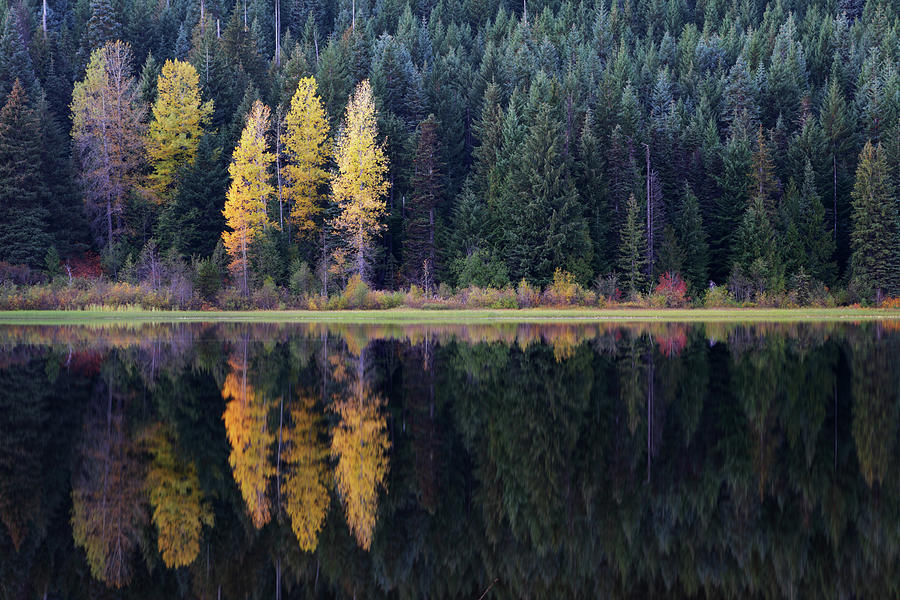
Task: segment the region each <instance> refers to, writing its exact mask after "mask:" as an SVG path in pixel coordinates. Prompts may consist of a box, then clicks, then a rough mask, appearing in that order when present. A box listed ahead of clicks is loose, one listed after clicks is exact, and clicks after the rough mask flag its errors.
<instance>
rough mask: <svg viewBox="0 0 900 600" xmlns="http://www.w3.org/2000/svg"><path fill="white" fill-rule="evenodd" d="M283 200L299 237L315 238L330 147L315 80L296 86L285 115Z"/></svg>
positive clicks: (326, 176)
mask: <svg viewBox="0 0 900 600" xmlns="http://www.w3.org/2000/svg"><path fill="white" fill-rule="evenodd" d="M282 151H283V153H284V161H285V163H284V166H283V167H282V177H283V179H284V197H285V200H286V201H287V203H288V206H290V218H291V221H292V223H293V224H294V226H295V227H296V228H297V235H298V237H300V238H305V237H311V236H313V235H314V233H315V231H316V228H317V226H318V215H319V214H320V213H321V211H322V206H321V195H322V188H323V186H324V185H325V184H326V183H327V181H328V173H327V172H326V170H325V168H326V166H327V162H328V159H329V156H330V152H331V148H330V147H329V144H328V121H327V119H326V117H325V109H324V107H323V106H322V101H321V100H320V99H319V97H318V95H317V94H316V80H315V79H314V78H312V77H304V78H303V79H301V80H300V82H299V83H298V85H297V88H296V91H295V92H294V95H293V98H291V109H290V111H288V114H287V115H286V116H285V124H284V137H283V148H282Z"/></svg>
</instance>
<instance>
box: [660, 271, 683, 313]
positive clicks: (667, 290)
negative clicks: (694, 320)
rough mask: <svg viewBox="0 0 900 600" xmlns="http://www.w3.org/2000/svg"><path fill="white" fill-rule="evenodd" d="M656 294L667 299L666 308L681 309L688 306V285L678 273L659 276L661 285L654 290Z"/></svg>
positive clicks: (668, 272)
mask: <svg viewBox="0 0 900 600" xmlns="http://www.w3.org/2000/svg"><path fill="white" fill-rule="evenodd" d="M653 291H654V293H655V294H657V295H659V296H663V297H665V299H666V306H668V307H676V308H677V307H680V306H684V305H685V304H687V301H688V297H687V283H685V281H684V279H682V278H681V275H679V274H678V273H673V272H671V271H666V272H665V273H663V274H662V275H660V276H659V283H658V284H657V285H656V288H655V289H654V290H653Z"/></svg>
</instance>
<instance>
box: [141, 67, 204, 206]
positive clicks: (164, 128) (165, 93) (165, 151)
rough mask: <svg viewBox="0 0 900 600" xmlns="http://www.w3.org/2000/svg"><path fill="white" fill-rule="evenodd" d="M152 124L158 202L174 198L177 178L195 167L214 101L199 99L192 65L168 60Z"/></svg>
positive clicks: (151, 146) (152, 185)
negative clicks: (183, 169)
mask: <svg viewBox="0 0 900 600" xmlns="http://www.w3.org/2000/svg"><path fill="white" fill-rule="evenodd" d="M156 89H157V96H156V102H155V103H154V104H153V120H152V121H150V127H149V129H148V132H147V142H146V144H147V156H148V157H149V159H150V164H151V166H152V167H153V172H152V173H151V174H150V188H151V189H152V190H153V191H154V193H155V196H156V199H157V200H158V201H159V202H166V201H168V200H170V199H171V198H172V196H173V195H174V189H173V187H174V182H175V174H176V173H177V171H178V169H179V168H180V167H182V166H184V165H192V164H193V163H194V158H196V156H197V146H198V145H199V143H200V136H201V135H202V134H203V127H204V126H205V125H206V124H207V123H208V122H209V117H210V115H211V114H212V109H213V106H212V101H209V102H202V101H201V99H200V77H199V75H197V70H196V69H195V68H194V65H192V64H191V63H189V62H184V61H180V60H178V59H175V60H174V61H173V60H167V61H166V62H165V64H164V65H163V67H162V71H161V72H160V74H159V79H158V80H157V84H156Z"/></svg>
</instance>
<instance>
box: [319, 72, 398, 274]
mask: <svg viewBox="0 0 900 600" xmlns="http://www.w3.org/2000/svg"><path fill="white" fill-rule="evenodd" d="M377 135H378V127H377V124H376V121H375V103H374V101H373V99H372V87H371V85H369V81H368V80H364V81H362V82H361V83H360V84H359V85H358V86H357V87H356V91H355V92H354V94H353V96H352V97H351V98H350V103H349V104H348V105H347V113H346V115H345V117H344V123H343V127H342V130H341V134H340V137H339V138H338V142H337V148H336V150H335V159H336V162H337V166H338V173H337V174H336V175H335V177H334V179H333V180H332V191H333V193H334V198H335V200H336V201H337V202H338V203H339V205H340V208H341V214H340V215H339V216H338V218H337V220H336V223H335V225H336V226H337V228H338V229H339V230H342V231H344V232H345V234H346V235H347V241H348V242H349V244H350V246H351V247H352V248H353V250H354V251H355V252H356V254H357V270H358V271H359V270H361V269H362V260H363V255H364V254H365V252H366V250H367V249H368V245H369V242H370V240H371V239H372V236H373V235H374V234H375V233H377V232H378V231H379V230H381V228H382V227H383V226H384V224H383V223H382V222H381V219H382V217H383V216H384V214H385V212H386V203H385V200H384V195H385V194H386V193H387V190H388V182H387V180H386V179H385V175H386V173H387V170H388V160H387V156H386V155H385V153H384V149H383V148H382V147H381V146H380V145H379V144H378V141H377V139H376V136H377Z"/></svg>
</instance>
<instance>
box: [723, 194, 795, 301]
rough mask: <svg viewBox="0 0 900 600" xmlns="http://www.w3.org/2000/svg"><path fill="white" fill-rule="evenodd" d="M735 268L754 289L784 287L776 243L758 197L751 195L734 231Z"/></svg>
mask: <svg viewBox="0 0 900 600" xmlns="http://www.w3.org/2000/svg"><path fill="white" fill-rule="evenodd" d="M735 267H739V268H740V269H741V271H742V272H743V273H744V274H745V275H748V276H749V277H750V279H751V280H752V281H753V282H754V284H755V285H756V289H757V290H758V291H764V290H768V291H779V290H781V289H783V287H784V270H783V266H782V262H781V250H780V244H779V243H778V242H777V240H776V234H775V228H774V227H773V225H772V221H771V219H770V217H769V209H768V208H767V207H766V204H765V199H764V198H763V197H762V196H758V195H756V196H754V197H753V199H752V200H751V201H750V206H749V207H748V208H747V210H746V212H745V213H744V219H743V221H742V222H741V227H740V229H739V230H738V234H737V254H736V260H735Z"/></svg>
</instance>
